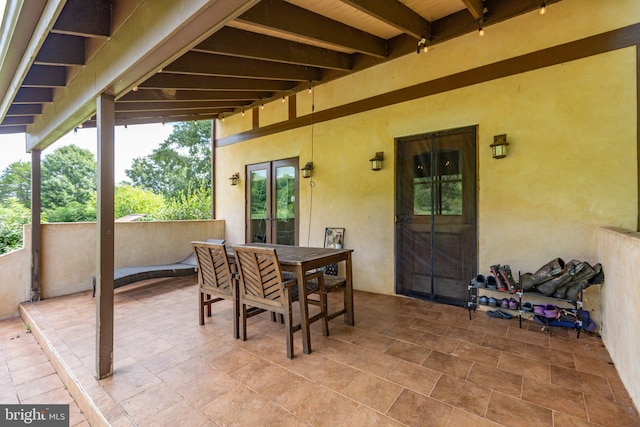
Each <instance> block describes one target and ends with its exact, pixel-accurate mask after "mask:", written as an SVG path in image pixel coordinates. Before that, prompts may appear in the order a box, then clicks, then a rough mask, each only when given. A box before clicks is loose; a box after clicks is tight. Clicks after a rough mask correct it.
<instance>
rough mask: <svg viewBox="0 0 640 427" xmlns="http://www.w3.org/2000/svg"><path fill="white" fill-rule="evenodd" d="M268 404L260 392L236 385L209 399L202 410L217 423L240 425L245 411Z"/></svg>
mask: <svg viewBox="0 0 640 427" xmlns="http://www.w3.org/2000/svg"><path fill="white" fill-rule="evenodd" d="M268 404H269V401H268V400H267V399H265V398H264V397H262V396H261V395H260V394H258V393H256V392H255V391H252V390H249V389H248V388H246V387H245V386H243V385H238V386H236V387H234V388H232V389H231V390H229V391H228V392H226V393H223V394H221V395H220V396H218V397H217V398H216V399H214V400H213V401H211V403H209V404H208V405H207V406H205V407H204V408H203V411H202V412H203V413H204V415H206V416H207V417H209V418H211V419H212V420H213V421H214V422H215V423H217V424H221V425H242V420H243V417H244V416H246V413H247V412H255V411H259V410H260V409H262V408H264V407H265V406H266V405H268Z"/></svg>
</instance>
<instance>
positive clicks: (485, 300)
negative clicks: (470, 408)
mask: <svg viewBox="0 0 640 427" xmlns="http://www.w3.org/2000/svg"><path fill="white" fill-rule="evenodd" d="M478 304H480V305H489V298H487V297H485V296H484V295H483V296H481V297H480V299H478Z"/></svg>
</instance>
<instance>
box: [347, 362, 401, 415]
mask: <svg viewBox="0 0 640 427" xmlns="http://www.w3.org/2000/svg"><path fill="white" fill-rule="evenodd" d="M402 390H403V388H402V387H400V386H399V385H397V384H395V383H392V382H390V381H387V380H384V379H382V378H380V377H377V376H374V375H371V374H367V373H364V372H363V373H362V374H361V375H360V376H359V377H358V378H356V379H355V380H354V381H353V382H352V383H351V384H349V385H348V386H347V388H345V389H344V390H343V391H342V393H343V394H344V395H346V396H347V397H350V398H351V399H352V400H354V401H356V402H358V403H361V404H363V405H365V406H367V407H369V408H372V409H375V410H376V411H378V412H381V413H386V412H387V410H388V409H389V408H390V407H391V405H392V404H393V402H395V400H396V399H397V398H398V396H399V395H400V393H401V392H402Z"/></svg>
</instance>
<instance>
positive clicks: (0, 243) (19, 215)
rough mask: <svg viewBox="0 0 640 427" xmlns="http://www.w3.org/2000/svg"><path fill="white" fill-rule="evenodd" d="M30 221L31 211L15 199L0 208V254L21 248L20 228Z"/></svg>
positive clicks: (9, 200) (10, 199)
mask: <svg viewBox="0 0 640 427" xmlns="http://www.w3.org/2000/svg"><path fill="white" fill-rule="evenodd" d="M30 221H31V211H30V210H29V209H27V208H25V207H24V205H23V204H22V203H21V202H20V201H19V200H18V199H17V198H15V197H12V198H9V199H8V200H7V202H6V207H0V254H3V253H6V252H10V251H12V250H15V249H19V248H21V247H22V226H23V225H24V224H28V223H29V222H30Z"/></svg>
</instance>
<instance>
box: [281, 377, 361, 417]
mask: <svg viewBox="0 0 640 427" xmlns="http://www.w3.org/2000/svg"><path fill="white" fill-rule="evenodd" d="M357 407H358V404H357V403H356V402H354V401H353V400H351V399H349V398H347V397H345V396H343V395H340V394H338V393H336V392H334V391H331V390H329V389H327V388H324V387H320V388H319V389H318V390H317V391H316V392H315V393H314V395H313V397H309V398H307V399H305V400H304V401H303V402H301V403H300V404H299V405H298V406H296V407H295V408H294V409H293V410H292V411H291V412H292V413H293V414H294V415H296V416H297V417H299V418H301V419H303V420H305V421H307V422H308V423H310V424H312V425H314V426H335V425H341V424H342V423H343V422H345V421H346V420H348V419H349V417H351V415H352V414H353V413H354V412H355V410H356V408H357Z"/></svg>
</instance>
